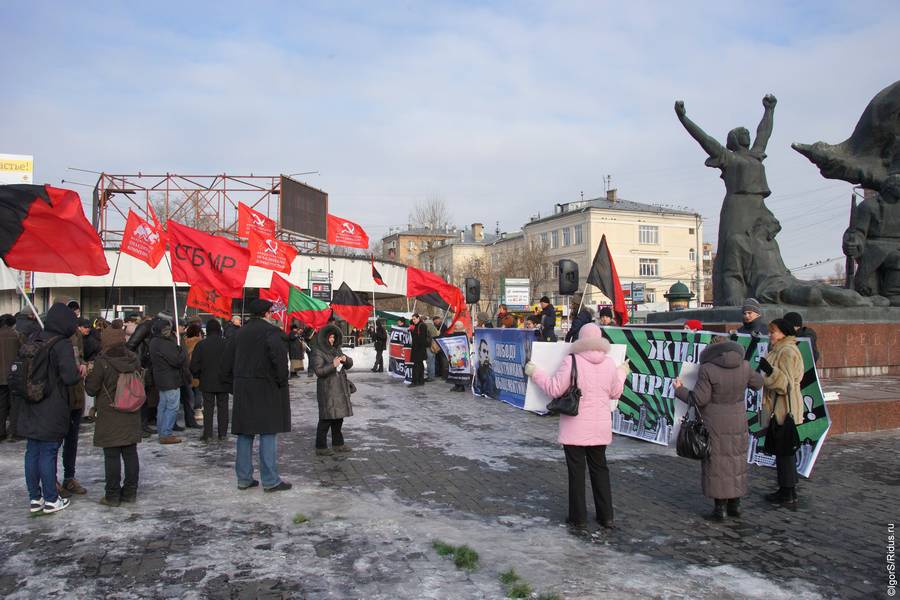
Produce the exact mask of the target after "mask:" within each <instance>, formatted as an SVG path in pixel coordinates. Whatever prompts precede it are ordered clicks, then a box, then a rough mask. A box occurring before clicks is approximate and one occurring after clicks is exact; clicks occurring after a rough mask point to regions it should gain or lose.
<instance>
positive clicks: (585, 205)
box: [525, 196, 698, 226]
mask: <svg viewBox="0 0 900 600" xmlns="http://www.w3.org/2000/svg"><path fill="white" fill-rule="evenodd" d="M556 206H557V207H558V209H559V210H558V211H557V212H555V213H553V214H552V215H548V216H546V217H541V218H539V219H534V220H532V221H530V222H528V223H526V224H525V225H526V226H528V225H532V224H534V223H543V222H546V221H550V220H553V219H557V218H559V217H563V216H565V215H568V214H572V213H577V212H585V211H588V210H591V209H592V208H596V209H599V210H614V211H622V212H640V213H652V214H656V215H683V216H686V217H687V216H695V215H697V214H698V213H694V212H691V211H688V210H681V209H677V208H670V207H667V206H656V205H654V204H644V203H643V202H632V201H631V200H625V199H624V198H617V199H616V200H610V199H609V198H607V197H605V196H604V197H600V198H591V199H588V200H577V201H575V202H567V203H565V204H557V205H556Z"/></svg>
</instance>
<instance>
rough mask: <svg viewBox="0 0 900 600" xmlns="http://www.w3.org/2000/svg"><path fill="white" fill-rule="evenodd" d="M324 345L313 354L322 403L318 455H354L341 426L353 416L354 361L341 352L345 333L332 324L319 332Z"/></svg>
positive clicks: (317, 397) (320, 404)
mask: <svg viewBox="0 0 900 600" xmlns="http://www.w3.org/2000/svg"><path fill="white" fill-rule="evenodd" d="M319 336H320V340H321V341H320V343H319V347H318V348H317V349H316V352H315V353H314V354H313V358H312V360H313V371H315V373H316V376H317V377H318V378H319V379H318V380H317V381H316V400H318V403H319V424H318V425H317V426H316V455H318V456H330V455H332V454H334V453H335V452H350V446H347V445H346V444H344V435H343V433H341V426H342V425H343V424H344V419H345V418H347V417H351V416H353V405H352V404H350V393H351V389H352V388H351V385H352V384H351V383H350V382H349V381H348V380H347V370H348V369H351V368H352V367H353V359H352V358H350V357H349V356H347V355H345V354H344V353H343V352H342V351H341V341H342V335H341V330H340V329H338V328H337V327H335V326H334V325H328V326H326V327H325V328H323V329H322V331H320V332H319ZM329 430H331V446H332V447H331V448H329V447H328V431H329Z"/></svg>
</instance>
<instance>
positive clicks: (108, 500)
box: [100, 494, 122, 507]
mask: <svg viewBox="0 0 900 600" xmlns="http://www.w3.org/2000/svg"><path fill="white" fill-rule="evenodd" d="M121 503H122V501H121V499H120V498H119V495H118V494H116V495H115V496H108V495H107V496H103V497H102V498H100V504H102V505H103V506H113V507H115V506H119V505H120V504H121Z"/></svg>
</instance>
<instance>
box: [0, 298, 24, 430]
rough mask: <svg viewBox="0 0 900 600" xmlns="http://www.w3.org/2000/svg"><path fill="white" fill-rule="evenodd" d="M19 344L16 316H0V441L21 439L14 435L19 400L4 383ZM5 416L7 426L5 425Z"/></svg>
mask: <svg viewBox="0 0 900 600" xmlns="http://www.w3.org/2000/svg"><path fill="white" fill-rule="evenodd" d="M21 345H22V334H20V333H19V332H18V331H16V318H15V317H14V316H12V315H3V316H0V441H3V440H4V439H5V440H7V441H10V442H13V441H16V440H19V439H22V438H20V437H18V435H16V420H17V419H18V418H19V402H20V401H21V400H20V399H19V398H18V397H14V394H12V393H10V391H9V386H8V385H7V383H6V375H7V373H9V366H10V365H11V364H12V362H13V361H14V360H15V359H16V355H17V354H18V353H19V347H20V346H21ZM7 418H9V427H7V426H6V420H7ZM7 435H9V437H7Z"/></svg>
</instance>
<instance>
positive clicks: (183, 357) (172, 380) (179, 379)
mask: <svg viewBox="0 0 900 600" xmlns="http://www.w3.org/2000/svg"><path fill="white" fill-rule="evenodd" d="M152 332H153V339H151V340H150V365H151V369H152V371H153V383H154V385H155V386H156V388H157V389H158V390H159V406H158V407H157V416H156V425H157V429H159V443H160V444H179V443H181V438H179V437H176V436H174V435H172V431H173V429H174V427H175V419H176V417H177V416H178V405H179V403H180V401H181V386H182V385H184V368H185V363H186V362H187V353H186V352H185V351H184V348H182V347H180V346H179V345H178V343H177V342H176V341H175V333H174V331H173V330H172V324H171V323H170V322H169V321H166V320H165V319H156V320H154V323H153V328H152Z"/></svg>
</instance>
